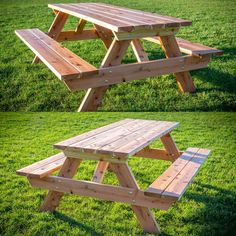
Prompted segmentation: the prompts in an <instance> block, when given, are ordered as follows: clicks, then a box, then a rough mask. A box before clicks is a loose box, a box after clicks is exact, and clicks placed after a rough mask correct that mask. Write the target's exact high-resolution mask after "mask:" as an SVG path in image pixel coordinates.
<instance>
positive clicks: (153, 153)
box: [134, 147, 183, 162]
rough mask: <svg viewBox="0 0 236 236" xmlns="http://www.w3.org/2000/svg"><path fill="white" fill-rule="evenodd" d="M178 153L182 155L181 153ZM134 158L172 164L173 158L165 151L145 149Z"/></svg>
mask: <svg viewBox="0 0 236 236" xmlns="http://www.w3.org/2000/svg"><path fill="white" fill-rule="evenodd" d="M179 153H180V154H182V153H183V152H179ZM134 156H138V157H145V158H151V159H157V160H165V161H171V162H173V157H172V156H171V155H170V154H169V153H168V152H167V151H166V150H165V149H156V148H150V147H145V148H144V149H142V150H141V151H139V152H137V153H136V154H135V155H134Z"/></svg>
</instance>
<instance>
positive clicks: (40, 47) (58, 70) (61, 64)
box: [16, 30, 79, 79]
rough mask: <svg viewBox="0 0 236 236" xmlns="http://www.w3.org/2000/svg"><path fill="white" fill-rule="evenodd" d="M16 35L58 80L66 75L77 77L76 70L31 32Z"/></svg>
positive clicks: (23, 31)
mask: <svg viewBox="0 0 236 236" xmlns="http://www.w3.org/2000/svg"><path fill="white" fill-rule="evenodd" d="M16 34H17V35H18V37H19V38H20V39H21V40H22V41H23V42H24V43H25V44H26V45H27V46H28V47H29V48H30V49H31V50H32V51H33V52H34V53H35V54H36V55H37V56H38V57H39V58H40V60H41V61H43V63H44V64H45V65H46V66H47V67H48V68H49V69H50V70H51V71H52V72H53V73H54V74H55V75H56V76H57V77H58V78H59V79H62V78H63V76H65V75H68V74H69V75H72V74H76V75H79V71H78V69H76V68H75V67H73V66H72V65H70V64H69V63H68V62H67V61H65V60H63V58H62V57H60V56H59V55H58V54H56V53H55V52H54V51H53V50H52V49H50V48H49V47H48V46H47V45H46V44H45V43H44V42H42V41H41V40H40V39H39V38H38V37H36V36H35V35H34V34H32V31H31V30H17V31H16Z"/></svg>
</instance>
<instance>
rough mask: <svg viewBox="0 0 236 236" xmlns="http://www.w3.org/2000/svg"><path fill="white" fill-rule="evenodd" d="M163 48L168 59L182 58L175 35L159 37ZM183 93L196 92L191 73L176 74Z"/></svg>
mask: <svg viewBox="0 0 236 236" xmlns="http://www.w3.org/2000/svg"><path fill="white" fill-rule="evenodd" d="M159 39H160V43H161V46H162V48H163V50H164V52H165V55H166V57H167V58H170V57H178V56H181V55H182V54H181V52H180V49H179V46H178V44H177V41H176V38H175V36H174V35H169V36H159ZM175 77H176V80H177V83H178V85H179V88H180V90H181V92H183V93H184V92H190V93H192V92H195V91H196V89H195V86H194V84H193V80H192V78H191V75H190V73H189V71H185V72H179V73H175Z"/></svg>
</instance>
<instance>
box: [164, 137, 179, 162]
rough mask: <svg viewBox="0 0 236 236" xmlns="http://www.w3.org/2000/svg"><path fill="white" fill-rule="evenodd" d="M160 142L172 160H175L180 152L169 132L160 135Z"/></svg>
mask: <svg viewBox="0 0 236 236" xmlns="http://www.w3.org/2000/svg"><path fill="white" fill-rule="evenodd" d="M161 142H162V143H163V145H164V147H165V149H166V151H167V153H168V154H169V156H170V157H171V158H172V159H173V161H175V160H176V159H177V158H178V157H180V155H181V153H180V151H179V149H178V148H177V146H176V144H175V141H174V140H173V138H172V137H171V135H170V133H168V134H166V135H164V136H162V137H161Z"/></svg>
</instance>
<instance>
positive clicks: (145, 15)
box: [89, 3, 192, 27]
mask: <svg viewBox="0 0 236 236" xmlns="http://www.w3.org/2000/svg"><path fill="white" fill-rule="evenodd" d="M89 4H91V5H96V6H101V7H103V8H105V9H106V10H110V11H111V12H114V13H119V14H123V15H128V16H130V17H133V18H138V19H140V20H143V21H144V22H145V21H147V20H148V21H149V23H150V22H151V21H152V22H155V23H156V24H160V27H163V25H161V23H165V26H166V27H168V26H171V23H172V25H174V24H176V23H178V24H179V25H181V26H189V25H191V24H192V22H191V21H188V20H183V19H180V18H176V17H171V16H163V15H159V14H156V13H150V12H144V11H140V10H136V9H135V10H134V9H128V8H124V7H120V6H114V5H109V4H105V3H89Z"/></svg>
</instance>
